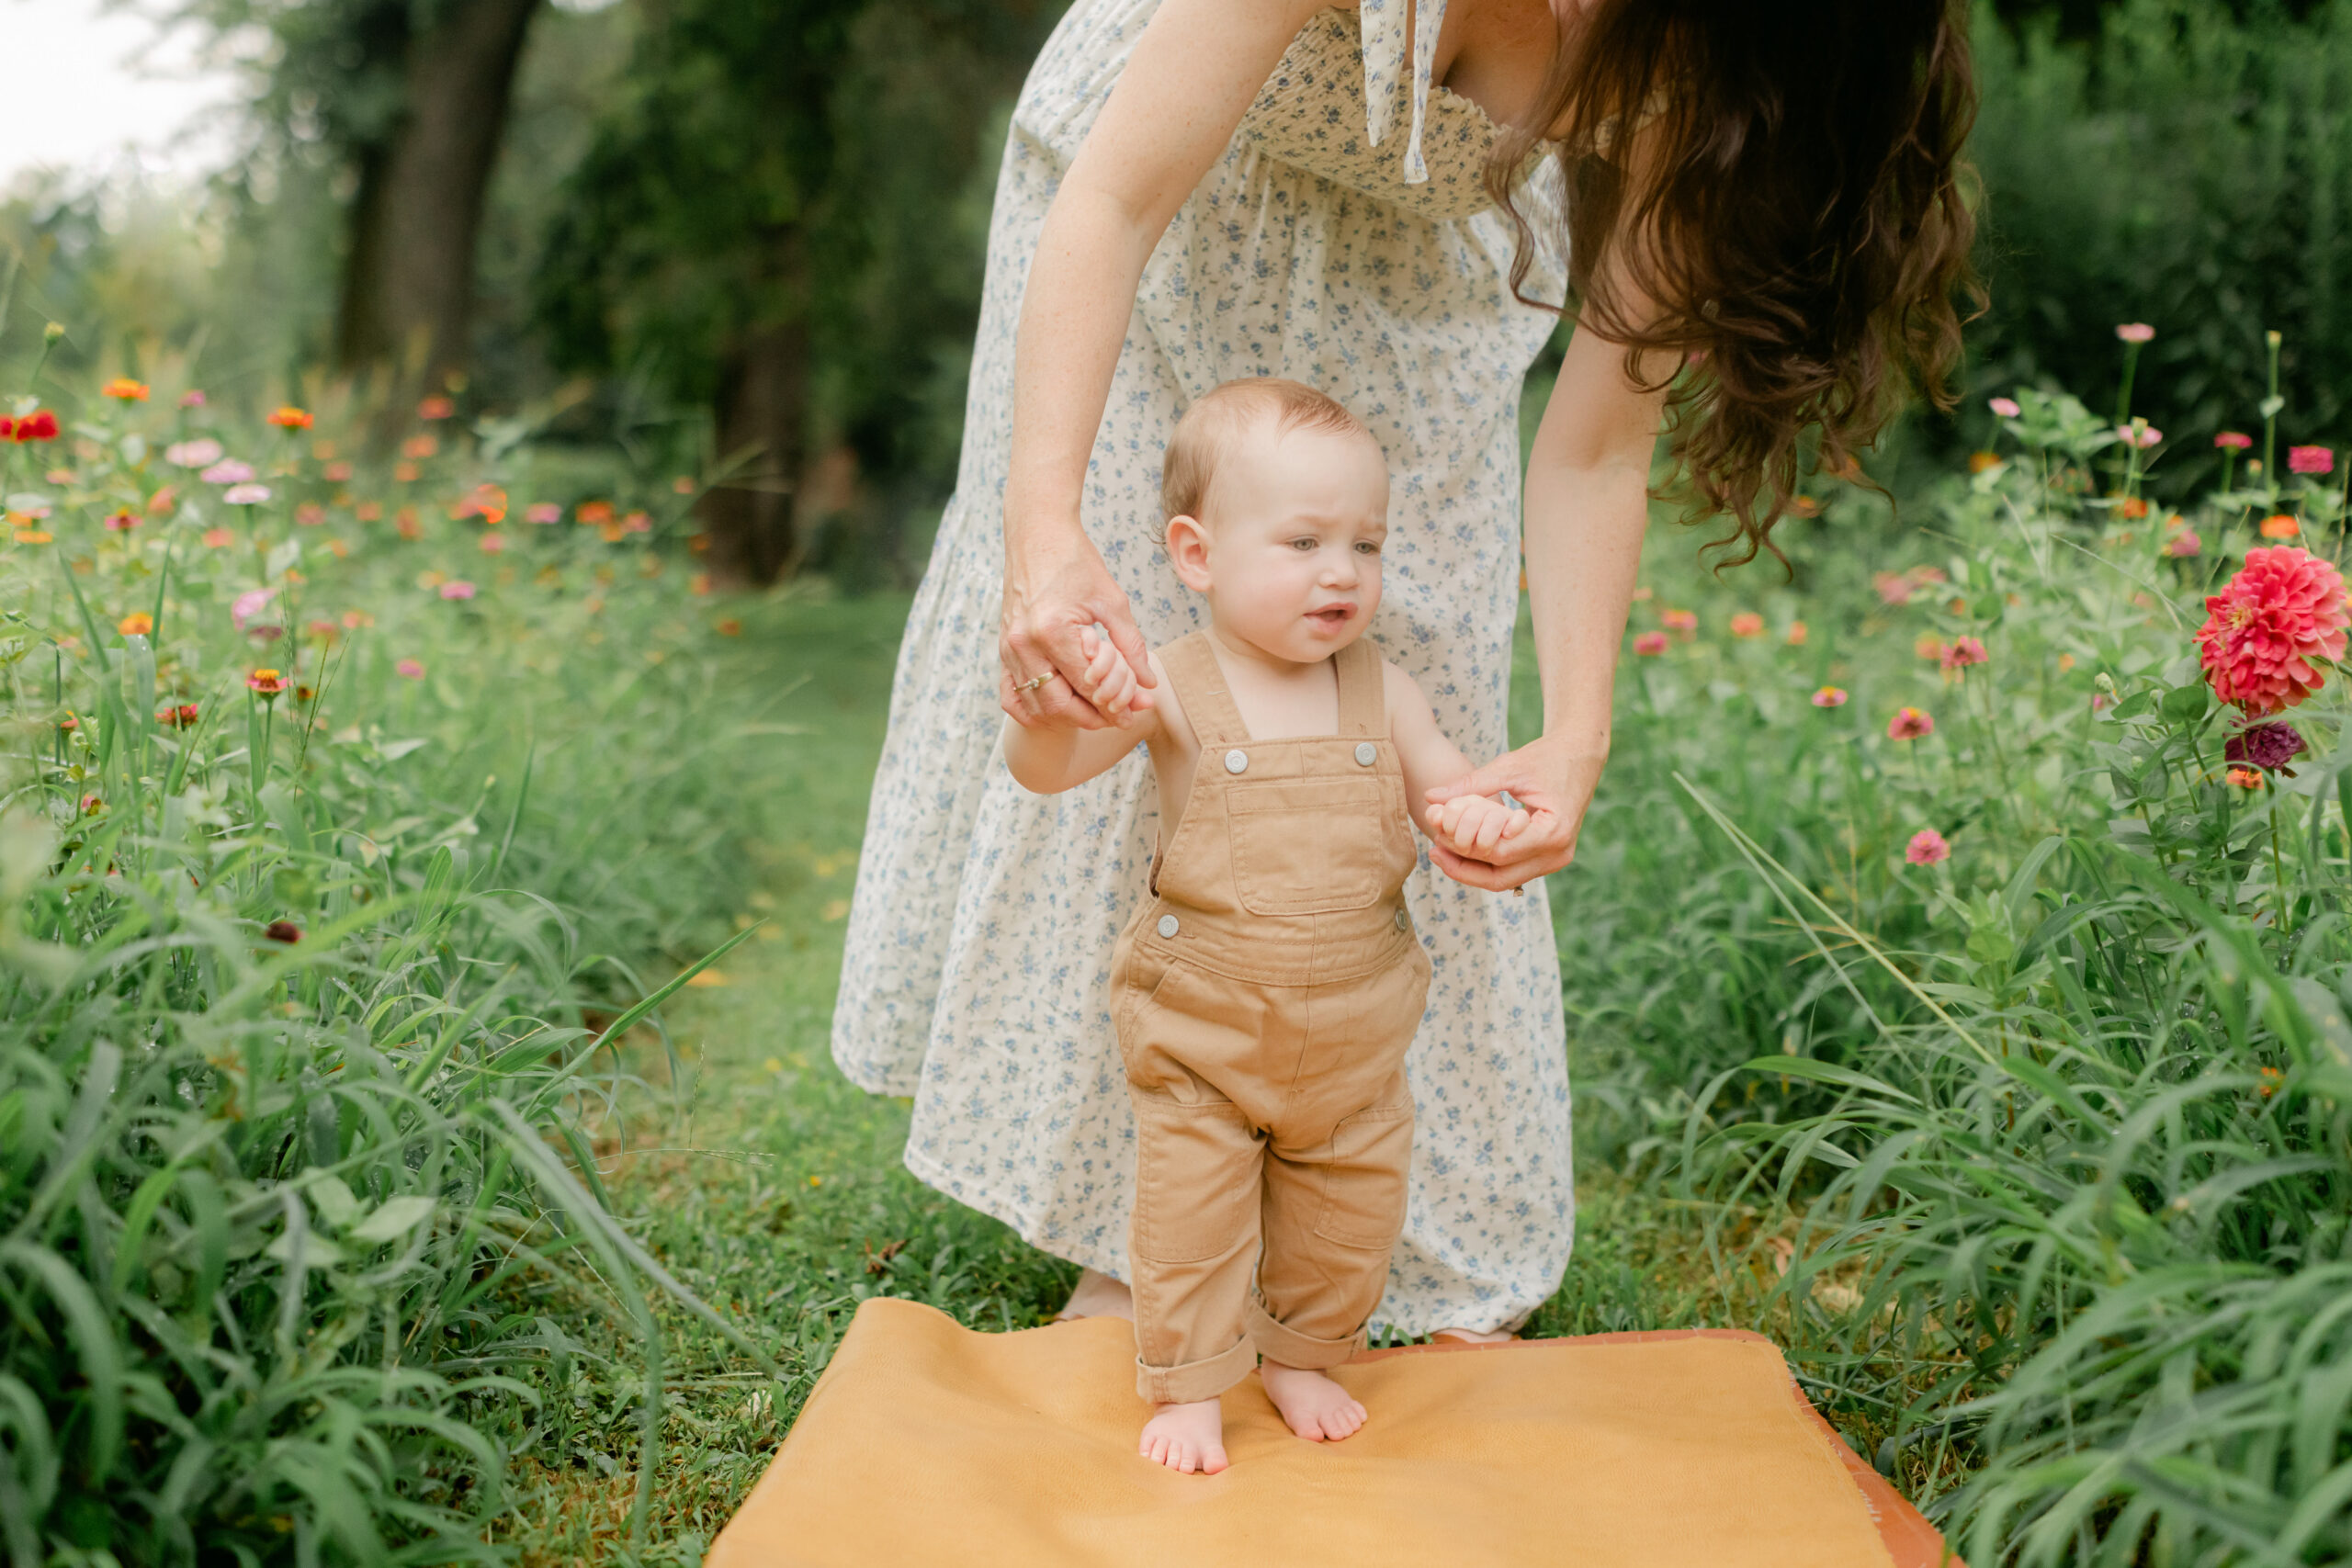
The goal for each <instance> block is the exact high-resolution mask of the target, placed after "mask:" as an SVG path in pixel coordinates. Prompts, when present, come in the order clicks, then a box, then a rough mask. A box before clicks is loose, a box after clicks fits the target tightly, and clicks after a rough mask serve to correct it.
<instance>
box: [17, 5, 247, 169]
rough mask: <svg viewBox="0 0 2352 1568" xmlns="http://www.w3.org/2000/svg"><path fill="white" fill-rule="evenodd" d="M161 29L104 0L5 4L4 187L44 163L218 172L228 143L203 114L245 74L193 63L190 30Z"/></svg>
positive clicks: (228, 94) (223, 98) (194, 39)
mask: <svg viewBox="0 0 2352 1568" xmlns="http://www.w3.org/2000/svg"><path fill="white" fill-rule="evenodd" d="M158 36H159V29H158V28H157V27H156V25H155V24H154V23H153V22H151V21H147V20H144V19H142V18H141V17H138V16H136V15H131V14H129V13H126V12H125V11H123V10H121V9H119V8H114V7H109V6H106V5H105V4H104V3H103V0H0V38H5V39H6V40H7V57H8V66H9V69H8V71H7V73H6V85H5V87H0V190H6V189H7V188H8V187H9V186H13V185H15V184H16V183H17V178H18V176H19V175H22V174H23V173H25V172H26V171H27V170H29V169H32V168H36V167H39V166H41V165H49V166H52V167H56V166H62V167H66V168H71V169H74V170H80V171H88V172H92V173H98V172H128V161H129V160H130V159H134V158H135V160H136V162H137V164H138V166H139V167H140V168H141V170H142V171H144V172H145V173H147V174H149V175H155V176H160V177H163V178H164V179H167V180H168V179H171V178H174V177H179V176H190V175H200V174H203V173H205V172H208V171H209V170H210V169H211V168H213V167H216V166H217V165H218V164H220V162H221V160H222V159H223V158H224V157H225V156H226V147H227V145H228V143H227V141H226V138H225V137H224V136H223V135H222V134H221V133H220V131H219V130H210V131H207V130H204V129H203V127H202V125H201V121H202V120H203V118H205V115H206V112H207V111H208V110H209V109H212V108H215V107H219V106H220V105H222V104H225V103H227V102H229V101H231V100H232V98H233V97H234V96H235V94H236V78H235V75H234V73H232V71H230V70H228V69H226V68H224V67H220V66H211V67H207V66H205V65H203V64H201V63H199V62H198V61H197V60H196V59H195V46H196V43H197V41H198V39H197V36H196V35H195V34H194V33H193V32H192V31H190V30H187V29H182V30H181V31H180V32H179V33H178V34H177V35H176V36H174V37H171V38H167V39H163V41H162V43H161V44H160V45H157V39H158ZM150 46H155V47H153V48H152V49H151V47H150ZM142 51H145V58H144V61H143V62H142V63H139V64H134V63H133V59H134V57H138V56H141V53H142Z"/></svg>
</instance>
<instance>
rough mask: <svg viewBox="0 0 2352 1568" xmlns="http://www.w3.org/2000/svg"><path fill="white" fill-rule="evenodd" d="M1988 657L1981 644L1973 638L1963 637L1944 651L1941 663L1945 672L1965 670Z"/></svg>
mask: <svg viewBox="0 0 2352 1568" xmlns="http://www.w3.org/2000/svg"><path fill="white" fill-rule="evenodd" d="M1988 657H1990V656H1989V655H1988V654H1986V653H1985V645H1984V644H1983V643H1981V642H1979V641H1978V640H1977V639H1976V638H1974V637H1962V638H1960V639H1958V640H1957V641H1955V642H1954V643H1953V644H1952V645H1951V647H1950V648H1947V649H1944V652H1943V660H1942V662H1943V667H1944V668H1945V669H1947V670H1965V669H1967V668H1968V667H1969V666H1970V665H1972V664H1982V663H1984V662H1985V660H1986V659H1987V658H1988Z"/></svg>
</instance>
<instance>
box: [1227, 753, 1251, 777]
mask: <svg viewBox="0 0 2352 1568" xmlns="http://www.w3.org/2000/svg"><path fill="white" fill-rule="evenodd" d="M1249 765H1250V753H1249V752H1247V751H1227V753H1226V754H1225V771H1226V772H1227V773H1239V772H1241V771H1242V770H1243V769H1244V768H1247V767H1248V766H1249Z"/></svg>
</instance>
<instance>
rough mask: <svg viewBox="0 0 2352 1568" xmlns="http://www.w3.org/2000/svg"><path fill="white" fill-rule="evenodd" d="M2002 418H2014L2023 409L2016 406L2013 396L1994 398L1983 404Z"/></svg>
mask: <svg viewBox="0 0 2352 1568" xmlns="http://www.w3.org/2000/svg"><path fill="white" fill-rule="evenodd" d="M1985 407H1986V408H1988V409H1991V410H1992V411H1993V412H1995V413H1996V414H1998V415H2000V416H2001V417H2002V418H2003V419H2015V418H2017V417H2018V415H2019V414H2021V413H2023V412H2025V411H2024V410H2023V409H2021V408H2019V407H2018V400H2016V399H2015V398H1995V399H1993V400H1990V401H1989V402H1987V403H1986V404H1985Z"/></svg>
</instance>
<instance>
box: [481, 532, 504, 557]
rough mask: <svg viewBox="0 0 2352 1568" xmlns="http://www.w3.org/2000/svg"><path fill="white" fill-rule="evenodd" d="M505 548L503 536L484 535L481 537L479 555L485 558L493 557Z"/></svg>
mask: <svg viewBox="0 0 2352 1568" xmlns="http://www.w3.org/2000/svg"><path fill="white" fill-rule="evenodd" d="M505 547H506V536H504V535H503V534H484V535H483V536H481V553H482V554H484V555H486V556H494V555H496V554H497V553H498V552H499V551H501V550H503V549H504V548H505Z"/></svg>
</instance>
